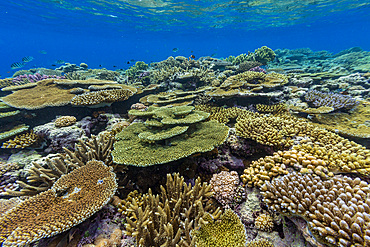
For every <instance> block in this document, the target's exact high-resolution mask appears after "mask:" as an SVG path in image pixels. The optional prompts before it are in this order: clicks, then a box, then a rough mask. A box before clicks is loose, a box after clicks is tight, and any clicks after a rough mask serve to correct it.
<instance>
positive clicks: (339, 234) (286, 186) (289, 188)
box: [261, 173, 370, 246]
mask: <svg viewBox="0 0 370 247" xmlns="http://www.w3.org/2000/svg"><path fill="white" fill-rule="evenodd" d="M261 190H262V195H263V196H264V199H263V200H264V202H265V203H266V204H267V205H268V206H269V207H270V208H272V209H274V210H276V211H278V212H281V213H282V214H284V215H287V216H293V215H299V216H301V217H303V218H304V219H305V220H306V221H308V227H309V229H310V231H311V233H312V234H313V235H314V236H315V238H316V239H318V240H319V241H320V242H322V243H324V244H327V245H329V246H350V245H353V246H366V245H368V244H369V239H370V236H369V234H370V230H369V224H368V223H367V222H369V217H370V207H369V203H370V201H369V199H368V193H369V191H370V187H369V185H368V183H366V182H365V181H362V180H361V179H360V178H356V179H352V178H350V177H346V176H338V177H337V176H336V177H333V178H331V179H329V180H323V179H321V178H320V177H319V176H313V175H309V174H308V175H299V174H297V173H291V174H288V175H285V176H284V177H283V178H282V179H274V180H273V181H272V182H271V183H270V182H267V183H265V184H264V185H263V186H262V187H261Z"/></svg>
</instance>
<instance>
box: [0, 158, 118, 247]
mask: <svg viewBox="0 0 370 247" xmlns="http://www.w3.org/2000/svg"><path fill="white" fill-rule="evenodd" d="M116 189H117V182H116V175H115V174H114V173H113V172H112V168H111V167H108V166H106V165H105V164H104V163H103V162H101V161H96V160H92V161H89V162H88V163H87V164H86V165H84V166H82V167H80V168H78V169H76V170H74V171H72V172H70V173H69V174H67V175H63V176H61V177H60V178H59V179H58V180H57V181H56V182H55V183H54V185H53V186H52V187H51V189H49V190H47V191H45V192H43V193H40V194H38V195H36V196H34V197H31V198H29V199H27V200H25V201H23V202H21V203H19V204H18V205H17V206H15V207H14V208H12V209H11V210H9V211H7V212H6V213H5V215H3V216H2V217H1V218H0V226H1V227H0V242H1V243H2V244H3V246H15V245H17V246H24V245H27V244H29V243H32V242H35V241H37V240H39V239H41V238H46V237H51V236H54V235H56V234H58V233H61V232H64V231H66V230H68V229H70V228H72V227H73V226H75V225H77V224H79V223H81V222H83V221H84V220H86V219H87V218H89V217H90V216H91V215H93V214H94V213H95V212H97V211H98V210H100V209H101V208H102V207H103V206H104V205H106V204H107V203H108V202H109V200H110V199H111V198H112V196H113V195H114V193H115V192H116Z"/></svg>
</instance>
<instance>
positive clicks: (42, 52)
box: [39, 50, 48, 55]
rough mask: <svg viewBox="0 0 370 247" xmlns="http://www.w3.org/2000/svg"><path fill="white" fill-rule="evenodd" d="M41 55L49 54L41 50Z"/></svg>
mask: <svg viewBox="0 0 370 247" xmlns="http://www.w3.org/2000/svg"><path fill="white" fill-rule="evenodd" d="M39 53H41V54H44V55H45V54H48V53H47V52H46V51H45V50H41V51H39Z"/></svg>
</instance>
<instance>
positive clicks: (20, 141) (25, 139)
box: [1, 131, 41, 148]
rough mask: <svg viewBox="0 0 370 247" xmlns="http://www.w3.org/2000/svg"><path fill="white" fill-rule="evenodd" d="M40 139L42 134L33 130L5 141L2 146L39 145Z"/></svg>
mask: <svg viewBox="0 0 370 247" xmlns="http://www.w3.org/2000/svg"><path fill="white" fill-rule="evenodd" d="M40 139H41V138H40V136H38V135H36V134H35V133H33V131H31V132H29V133H25V134H22V135H17V136H16V137H14V138H13V139H10V140H7V141H6V142H3V144H2V145H1V148H27V147H31V146H35V145H37V143H38V142H39V141H40Z"/></svg>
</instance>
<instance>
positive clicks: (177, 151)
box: [112, 106, 229, 166]
mask: <svg viewBox="0 0 370 247" xmlns="http://www.w3.org/2000/svg"><path fill="white" fill-rule="evenodd" d="M129 114H131V115H135V116H141V117H146V118H148V119H147V120H146V122H145V123H133V124H131V125H130V126H128V127H127V128H125V129H123V130H122V131H121V132H120V133H118V134H117V135H116V139H117V142H116V143H115V144H114V151H113V152H112V155H113V160H114V162H116V163H118V164H125V165H135V166H151V165H156V164H164V163H168V162H170V161H174V160H177V159H181V158H184V157H188V156H190V155H191V154H194V153H201V152H207V151H211V150H212V149H214V148H215V147H216V146H219V145H220V144H222V143H223V142H224V141H225V140H226V138H227V135H228V133H229V128H228V127H227V126H225V125H223V124H220V123H217V122H215V121H208V122H202V121H204V120H205V119H206V118H207V117H208V115H209V114H208V113H206V112H202V111H196V110H194V107H192V106H178V107H172V108H165V107H153V106H150V107H149V108H148V110H147V111H139V110H130V111H129Z"/></svg>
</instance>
